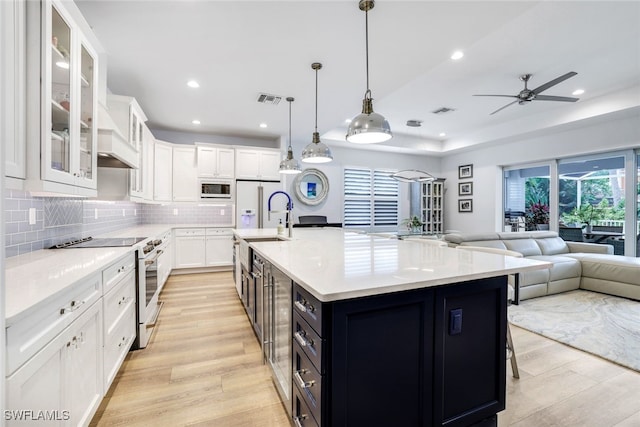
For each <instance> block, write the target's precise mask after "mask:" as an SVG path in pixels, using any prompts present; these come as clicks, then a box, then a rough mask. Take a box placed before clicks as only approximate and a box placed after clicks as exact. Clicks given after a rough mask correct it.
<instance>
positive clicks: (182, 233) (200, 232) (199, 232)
mask: <svg viewBox="0 0 640 427" xmlns="http://www.w3.org/2000/svg"><path fill="white" fill-rule="evenodd" d="M174 233H175V236H176V237H191V236H204V235H206V234H207V233H206V230H205V229H204V228H176V229H175V231H174Z"/></svg>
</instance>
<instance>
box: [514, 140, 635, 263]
mask: <svg viewBox="0 0 640 427" xmlns="http://www.w3.org/2000/svg"><path fill="white" fill-rule="evenodd" d="M503 178H504V181H503V183H504V188H503V190H504V201H503V203H504V231H514V232H515V231H532V230H545V229H551V230H557V231H558V232H559V234H560V236H561V237H563V238H564V239H565V240H573V241H583V242H591V243H596V244H608V245H611V246H612V247H613V250H614V253H615V254H616V255H626V256H636V257H640V150H636V151H631V150H628V151H620V152H612V153H603V154H598V155H590V156H581V157H573V158H566V159H560V160H554V161H550V162H547V163H542V164H532V165H524V166H517V167H504V168H503Z"/></svg>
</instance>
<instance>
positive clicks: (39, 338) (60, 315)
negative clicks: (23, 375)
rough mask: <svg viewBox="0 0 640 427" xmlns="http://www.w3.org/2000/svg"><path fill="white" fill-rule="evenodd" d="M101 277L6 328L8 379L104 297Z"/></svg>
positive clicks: (88, 281)
mask: <svg viewBox="0 0 640 427" xmlns="http://www.w3.org/2000/svg"><path fill="white" fill-rule="evenodd" d="M101 279H102V276H101V275H100V274H99V273H98V274H95V275H93V276H91V277H89V278H87V279H85V280H83V281H81V282H79V283H76V284H74V285H72V286H70V287H69V288H67V289H65V291H64V292H63V293H61V295H60V296H58V297H56V298H55V299H54V300H53V301H51V302H50V303H48V304H47V305H46V306H45V307H42V308H39V309H35V310H33V312H32V313H30V314H29V315H28V316H26V317H24V318H23V319H22V320H20V321H18V322H17V323H15V324H13V325H11V326H9V327H8V328H7V338H6V339H7V372H6V374H7V375H9V374H11V373H12V372H14V371H15V370H16V369H17V368H18V367H20V366H21V365H22V364H23V363H24V362H26V361H27V360H28V359H29V358H31V357H32V356H33V355H34V354H36V353H37V352H38V351H39V350H40V349H41V348H43V347H44V346H45V345H46V344H47V343H48V342H49V341H51V340H52V339H53V338H54V337H55V336H56V335H58V334H59V333H60V332H62V330H63V329H64V328H66V327H67V326H69V325H70V324H71V322H73V321H74V320H76V319H77V318H78V316H80V315H81V314H82V313H84V312H85V311H86V310H87V309H88V308H89V307H91V305H92V304H93V303H94V302H96V301H97V300H98V299H99V298H100V297H101V296H102V280H101Z"/></svg>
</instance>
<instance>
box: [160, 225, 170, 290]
mask: <svg viewBox="0 0 640 427" xmlns="http://www.w3.org/2000/svg"><path fill="white" fill-rule="evenodd" d="M160 239H161V240H162V243H163V244H165V246H164V248H163V249H162V254H160V256H159V257H158V288H159V289H160V291H162V288H164V284H165V283H166V282H167V279H168V278H169V275H170V274H171V269H172V268H173V267H172V266H173V241H172V239H171V230H169V231H167V232H166V233H164V234H163V235H162V236H161V237H160Z"/></svg>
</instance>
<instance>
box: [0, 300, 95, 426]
mask: <svg viewBox="0 0 640 427" xmlns="http://www.w3.org/2000/svg"><path fill="white" fill-rule="evenodd" d="M102 384H103V382H102V304H101V303H99V302H96V303H94V304H93V305H92V306H91V307H89V308H88V309H87V310H86V311H85V312H84V313H83V314H82V315H81V316H79V317H78V318H77V319H76V320H75V321H74V322H73V323H72V324H71V325H70V326H69V327H68V328H66V329H65V330H64V331H63V332H62V333H60V334H59V335H57V336H56V337H55V338H54V339H53V340H51V341H50V342H49V343H48V344H47V345H46V346H45V347H44V348H43V349H42V350H40V351H39V352H38V353H37V354H36V355H35V356H34V357H33V358H31V359H29V361H27V362H26V363H25V364H24V365H23V366H21V367H20V368H19V369H18V370H17V371H15V372H14V373H13V374H12V375H10V376H9V377H8V378H7V382H6V387H7V410H9V411H12V410H14V411H17V410H25V409H28V410H32V411H34V414H37V413H38V411H48V412H49V413H52V412H53V411H55V415H56V417H55V418H56V420H53V421H52V422H51V424H48V425H60V426H63V425H65V426H66V425H73V426H86V425H88V424H89V422H90V421H91V418H92V417H93V415H94V414H95V412H96V410H97V409H98V406H99V404H100V399H101V398H102V396H103V385H102ZM23 424H24V421H21V422H20V421H15V420H8V422H7V425H9V426H11V425H23Z"/></svg>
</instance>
